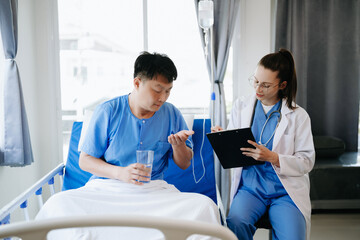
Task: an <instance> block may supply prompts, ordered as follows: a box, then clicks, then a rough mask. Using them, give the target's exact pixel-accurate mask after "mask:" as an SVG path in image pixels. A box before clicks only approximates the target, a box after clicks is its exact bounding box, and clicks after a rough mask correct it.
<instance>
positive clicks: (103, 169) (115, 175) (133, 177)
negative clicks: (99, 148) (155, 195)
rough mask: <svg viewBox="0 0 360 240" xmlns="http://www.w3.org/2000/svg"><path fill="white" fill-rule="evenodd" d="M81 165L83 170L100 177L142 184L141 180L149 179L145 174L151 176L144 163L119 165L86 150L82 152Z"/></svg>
mask: <svg viewBox="0 0 360 240" xmlns="http://www.w3.org/2000/svg"><path fill="white" fill-rule="evenodd" d="M79 166H80V168H81V169H82V170H84V171H87V172H89V173H92V174H94V175H96V176H98V177H105V178H112V179H118V180H121V181H124V182H129V183H133V184H136V185H142V184H143V183H142V182H140V181H148V180H149V179H148V178H146V177H145V176H150V173H149V172H148V171H146V168H145V166H144V165H142V164H138V163H134V164H131V165H129V166H127V167H119V166H115V165H112V164H109V163H107V162H105V161H104V160H102V159H100V158H96V157H93V156H91V155H89V154H87V153H85V152H81V153H80V158H79Z"/></svg>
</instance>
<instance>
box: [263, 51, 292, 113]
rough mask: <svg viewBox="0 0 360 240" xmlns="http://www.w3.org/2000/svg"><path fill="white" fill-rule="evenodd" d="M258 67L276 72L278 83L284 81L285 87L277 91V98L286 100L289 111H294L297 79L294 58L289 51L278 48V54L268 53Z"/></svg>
mask: <svg viewBox="0 0 360 240" xmlns="http://www.w3.org/2000/svg"><path fill="white" fill-rule="evenodd" d="M259 65H261V66H263V67H264V68H266V69H270V70H271V71H274V72H276V71H278V75H277V77H278V78H279V79H280V83H282V82H284V81H286V82H287V84H286V87H285V88H284V89H283V90H279V93H278V94H279V98H280V99H282V98H286V105H287V106H288V108H290V109H294V108H295V106H294V105H293V102H295V98H296V91H297V78H296V70H295V62H294V58H293V56H292V54H291V52H290V51H288V50H286V49H283V48H280V50H279V51H278V52H275V53H270V54H268V55H266V56H264V57H263V58H262V59H261V60H260V61H259Z"/></svg>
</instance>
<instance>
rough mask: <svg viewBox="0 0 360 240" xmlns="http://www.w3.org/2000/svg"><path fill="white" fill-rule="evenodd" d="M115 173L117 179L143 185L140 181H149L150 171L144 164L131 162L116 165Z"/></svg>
mask: <svg viewBox="0 0 360 240" xmlns="http://www.w3.org/2000/svg"><path fill="white" fill-rule="evenodd" d="M116 175H117V179H119V180H121V181H124V182H128V183H133V184H136V185H143V183H142V182H140V181H149V177H150V176H151V172H149V168H146V167H145V165H143V164H140V163H133V164H130V165H129V166H127V167H118V168H117V173H116ZM145 176H147V177H145Z"/></svg>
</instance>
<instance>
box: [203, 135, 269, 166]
mask: <svg viewBox="0 0 360 240" xmlns="http://www.w3.org/2000/svg"><path fill="white" fill-rule="evenodd" d="M206 136H207V138H208V139H209V142H210V144H211V146H212V147H213V149H214V151H215V153H216V156H217V157H218V158H219V161H220V163H221V165H222V166H223V168H225V169H228V168H236V167H244V166H251V165H258V164H263V163H264V162H262V161H256V160H255V159H253V158H252V157H248V156H245V155H243V154H242V151H241V150H240V148H242V147H246V148H254V146H252V145H251V144H249V143H248V142H247V140H252V141H254V142H255V138H254V136H253V134H252V132H251V128H239V129H233V130H225V131H221V132H215V133H207V134H206Z"/></svg>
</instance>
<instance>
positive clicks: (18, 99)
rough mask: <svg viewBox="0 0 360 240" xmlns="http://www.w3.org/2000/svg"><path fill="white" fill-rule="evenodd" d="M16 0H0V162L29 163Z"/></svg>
mask: <svg viewBox="0 0 360 240" xmlns="http://www.w3.org/2000/svg"><path fill="white" fill-rule="evenodd" d="M17 6H18V4H17V0H0V31H1V37H2V42H3V48H4V55H5V63H4V98H3V99H2V100H3V101H1V102H2V104H3V106H4V116H3V121H4V124H3V125H4V126H3V129H0V131H3V134H2V136H3V137H4V140H3V142H4V144H3V145H4V146H0V147H1V149H0V152H1V154H0V166H12V167H15V166H25V165H29V164H31V163H32V162H33V161H34V160H33V154H32V149H31V142H30V134H29V127H28V122H27V117H26V111H25V106H24V98H23V94H22V90H21V82H20V75H19V70H18V67H17V64H16V61H15V57H16V54H17V41H18V34H17V33H18V24H17V18H18V11H17Z"/></svg>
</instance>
